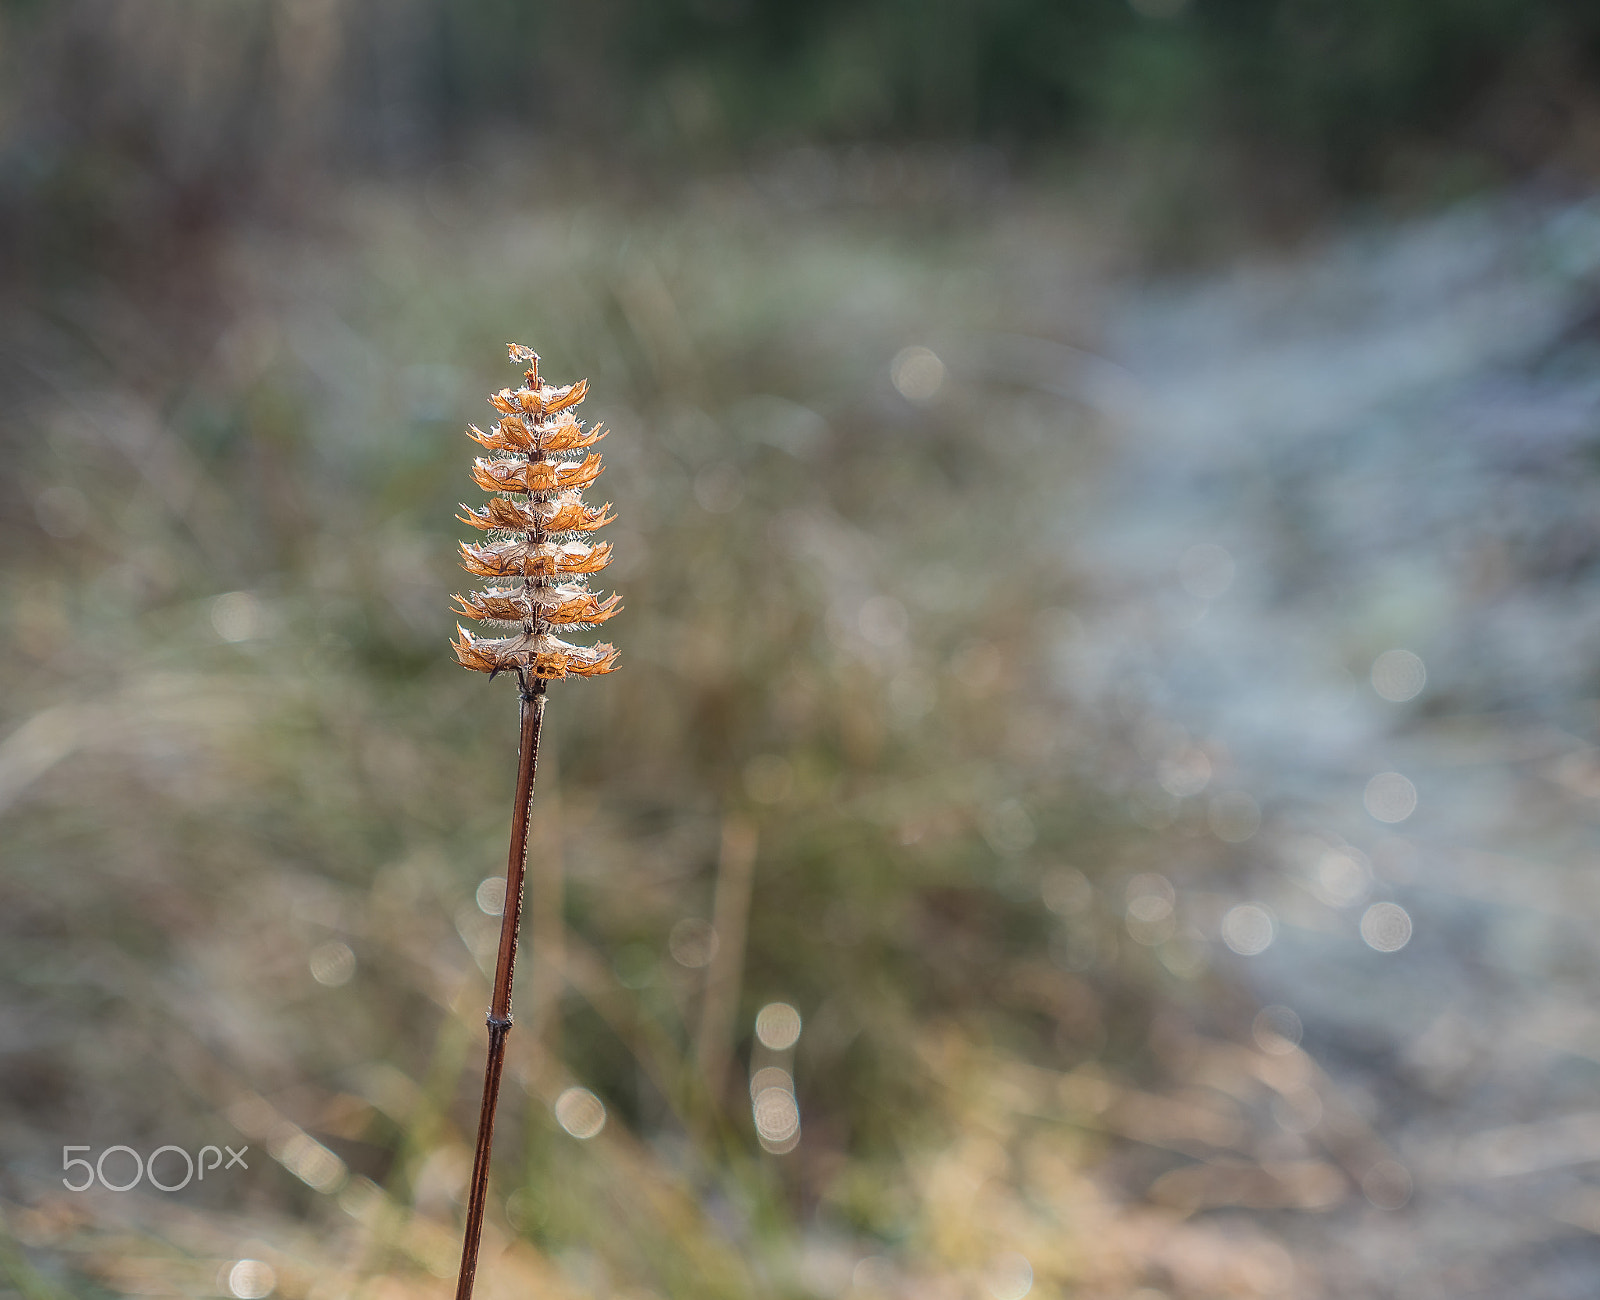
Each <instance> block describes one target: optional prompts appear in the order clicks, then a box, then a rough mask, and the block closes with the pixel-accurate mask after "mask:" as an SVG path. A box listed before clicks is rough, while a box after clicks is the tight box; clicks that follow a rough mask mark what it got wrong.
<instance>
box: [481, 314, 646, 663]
mask: <svg viewBox="0 0 1600 1300" xmlns="http://www.w3.org/2000/svg"><path fill="white" fill-rule="evenodd" d="M507 348H508V351H509V352H510V354H511V359H512V361H515V362H519V363H521V364H523V365H525V366H527V370H526V371H525V372H524V375H523V384H522V387H520V388H514V389H512V388H504V389H501V390H500V391H499V392H498V393H495V394H493V395H492V396H491V397H490V398H489V404H490V405H491V406H493V407H494V409H495V410H496V411H498V412H499V413H500V415H501V417H502V418H501V419H500V420H499V421H498V422H496V424H495V426H494V427H493V428H492V429H490V430H488V431H487V432H485V431H484V430H483V429H480V428H478V427H477V426H476V425H473V426H471V427H470V428H469V429H468V430H467V436H468V437H469V438H471V439H472V440H473V441H474V442H476V443H478V444H479V445H480V446H482V447H486V448H487V449H488V450H489V451H491V452H494V453H497V454H496V455H495V456H494V457H493V458H484V457H479V458H478V459H477V460H475V461H473V463H472V479H473V482H475V483H476V484H477V485H478V486H479V487H481V488H483V489H484V491H486V492H494V493H499V494H501V495H497V496H494V497H491V498H490V499H489V500H488V501H486V502H485V503H484V504H483V506H482V507H480V508H478V509H473V508H472V507H470V506H462V507H461V511H462V513H461V514H459V515H457V516H456V517H457V518H458V519H460V520H461V522H462V523H464V524H469V525H471V526H472V527H473V528H477V529H479V530H481V531H483V532H488V533H499V534H501V535H500V536H498V537H491V538H489V539H487V541H486V544H484V545H476V544H473V543H470V542H462V543H461V567H462V568H464V569H465V570H466V571H467V572H468V573H472V574H476V575H478V576H480V577H485V578H499V579H502V580H503V581H504V583H505V585H500V586H491V587H487V588H485V589H484V590H482V591H475V592H472V593H471V594H470V595H467V596H457V597H455V603H456V612H457V613H459V614H462V615H464V616H465V617H467V618H471V619H476V620H478V621H480V622H487V623H499V624H504V625H509V627H510V628H511V629H513V632H512V635H510V636H506V637H499V638H489V637H479V636H474V635H473V634H472V633H471V632H468V631H467V630H466V629H465V628H463V627H459V626H458V627H457V628H456V631H457V633H458V636H457V638H456V640H454V641H452V642H451V647H452V648H453V649H454V650H455V652H456V658H457V660H459V661H460V663H461V664H462V666H463V667H466V668H471V669H474V670H476V671H478V672H485V673H490V674H494V673H498V672H508V671H510V672H516V673H518V674H519V675H520V676H522V677H523V679H524V681H526V680H528V679H531V678H536V677H544V678H553V677H569V676H577V677H594V676H598V675H599V674H601V673H609V672H611V671H612V670H613V669H615V668H616V666H617V651H616V647H615V646H611V645H594V646H580V645H571V644H569V643H568V642H566V641H561V640H558V639H557V638H556V637H555V636H554V635H552V629H553V628H558V627H559V628H562V629H577V628H583V627H588V626H592V625H593V624H596V623H604V622H605V621H606V620H607V619H609V618H612V617H613V616H615V615H616V614H617V613H618V612H619V611H620V610H621V608H622V606H621V603H620V600H621V598H620V597H618V596H615V595H611V596H605V597H602V596H600V595H599V594H598V593H597V592H593V591H590V590H589V588H588V585H587V584H588V578H587V575H588V574H591V573H598V572H599V571H600V570H601V569H603V568H605V566H606V565H607V564H609V563H610V562H611V543H609V542H599V543H596V544H590V543H588V542H585V541H581V540H579V535H580V534H583V533H592V532H594V530H595V529H597V528H603V527H604V526H605V525H606V524H608V523H610V522H611V521H612V519H613V518H614V517H615V516H613V515H612V514H611V506H610V504H609V503H608V504H606V505H603V506H599V507H595V506H589V505H586V504H585V503H584V501H583V497H582V492H583V489H584V488H586V487H588V486H589V484H591V483H593V482H594V481H595V479H597V478H598V477H599V476H600V472H601V469H602V468H603V467H602V465H601V463H600V457H599V455H598V454H596V453H593V452H590V453H588V454H587V455H584V456H583V457H582V459H576V458H573V459H567V457H568V456H571V455H573V453H578V452H583V451H585V450H586V449H587V448H589V447H592V446H594V444H595V443H597V442H599V441H600V439H601V438H603V437H605V430H604V429H603V428H602V427H600V426H599V425H596V426H595V427H594V428H592V429H585V428H584V426H583V422H582V421H581V420H579V419H578V418H577V416H576V415H574V414H573V412H572V409H571V408H573V407H575V406H577V405H578V403H579V402H581V401H583V399H584V397H585V396H586V395H587V393H588V391H589V381H588V380H586V379H584V380H579V381H578V382H577V383H576V384H569V385H567V386H566V387H562V388H557V387H554V386H552V385H550V384H548V383H546V382H545V381H544V380H543V379H541V378H540V376H539V354H538V353H536V352H535V351H534V350H533V349H532V348H528V347H523V346H522V345H521V344H520V343H512V344H508V345H507Z"/></svg>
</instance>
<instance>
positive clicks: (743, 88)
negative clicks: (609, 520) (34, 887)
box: [0, 0, 1600, 258]
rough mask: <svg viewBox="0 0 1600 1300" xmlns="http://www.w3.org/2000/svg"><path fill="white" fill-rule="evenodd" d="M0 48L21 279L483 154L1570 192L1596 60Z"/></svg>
mask: <svg viewBox="0 0 1600 1300" xmlns="http://www.w3.org/2000/svg"><path fill="white" fill-rule="evenodd" d="M0 23H3V28H0V59H3V63H4V78H5V90H4V95H5V101H6V102H5V104H4V115H3V118H0V120H3V122H4V126H3V127H0V202H3V205H4V208H5V212H6V217H5V221H6V225H7V227H8V229H7V232H6V233H7V234H8V235H9V236H10V238H9V239H8V240H7V243H8V245H9V247H10V248H11V249H12V251H13V254H14V255H19V254H20V255H26V256H32V257H34V258H37V257H38V255H40V254H44V255H48V253H49V251H50V250H51V249H52V248H56V247H59V246H61V245H63V244H68V245H72V246H76V247H80V251H81V239H82V237H83V236H85V235H92V234H101V235H104V234H107V233H108V229H107V227H116V228H131V229H134V230H136V231H139V232H140V234H139V235H138V237H139V238H144V237H145V235H144V233H143V232H145V231H147V230H148V229H150V228H151V227H152V226H159V227H161V228H163V229H171V230H177V231H180V232H181V231H184V230H192V229H195V228H197V227H199V226H203V225H204V223H205V222H206V221H207V219H208V218H209V217H210V216H212V215H214V214H215V213H216V212H217V211H218V210H219V209H223V210H225V209H227V208H228V207H229V206H230V205H236V204H238V203H240V202H246V203H248V204H249V205H250V206H251V207H252V208H255V209H259V207H260V205H261V203H262V202H263V199H264V198H265V199H267V200H270V199H271V198H272V197H274V196H276V197H279V198H284V199H292V198H293V197H294V195H295V192H296V187H295V185H294V184H293V182H294V180H295V179H296V178H297V177H300V176H303V175H304V174H306V173H307V171H308V169H310V170H312V171H315V170H317V169H323V168H330V167H356V168H360V169H364V170H366V169H374V168H376V169H379V170H392V169H407V168H411V167H414V166H419V165H421V166H428V165H433V164H434V163H436V162H438V161H439V160H441V159H449V158H452V157H457V156H460V152H461V149H462V145H463V142H464V140H466V139H467V138H470V137H475V136H481V135H482V134H483V129H484V128H486V127H487V128H504V127H510V128H513V129H514V130H515V131H517V132H519V133H522V134H526V133H528V132H532V133H534V134H536V135H542V136H544V137H546V138H547V139H551V140H561V141H583V142H585V143H587V144H588V145H590V146H591V147H598V148H599V150H600V152H601V155H602V156H604V157H609V158H615V159H618V160H621V161H626V162H627V163H628V165H629V170H630V171H632V172H633V173H634V174H638V173H640V171H641V169H642V170H643V171H645V172H646V173H648V171H649V170H650V169H652V168H659V169H661V170H663V171H666V170H669V169H671V168H673V167H676V166H679V165H682V164H683V163H684V162H685V161H687V162H689V163H692V164H695V165H705V164H707V163H712V164H715V163H718V162H721V161H726V160H728V159H730V158H738V157H740V156H748V155H749V154H751V153H754V152H766V151H770V150H773V149H783V148H786V147H790V146H793V145H796V144H801V143H822V144H844V143H849V142H852V141H858V140H873V141H880V142H890V143H910V142H925V141H930V140H931V141H940V142H956V143H964V142H969V141H982V142H986V143H991V144H996V145H999V146H1001V147H1002V148H1005V149H1007V150H1008V151H1009V152H1011V153H1012V154H1013V155H1016V156H1019V157H1021V158H1024V159H1030V160H1038V159H1040V158H1046V159H1058V158H1061V157H1071V156H1073V154H1074V151H1077V150H1081V149H1083V148H1084V147H1085V146H1091V145H1097V146H1100V147H1102V148H1103V147H1105V146H1106V145H1107V144H1108V143H1111V144H1118V143H1122V142H1127V141H1130V140H1137V141H1139V142H1141V143H1147V142H1155V143H1156V144H1157V145H1158V146H1159V147H1163V148H1169V149H1172V150H1175V151H1176V152H1178V153H1180V154H1181V153H1182V152H1183V151H1184V150H1185V149H1186V148H1189V147H1190V146H1194V147H1195V148H1196V149H1199V148H1201V147H1204V148H1205V149H1206V150H1208V151H1211V152H1212V153H1213V154H1214V153H1215V151H1217V150H1218V149H1219V148H1220V149H1223V150H1229V149H1231V150H1233V151H1234V152H1236V153H1242V154H1247V155H1249V156H1251V157H1252V158H1255V159H1257V160H1258V161H1259V162H1260V163H1261V164H1262V165H1265V166H1266V167H1268V168H1274V167H1283V168H1287V169H1290V170H1292V171H1294V172H1295V173H1296V174H1297V175H1301V176H1303V177H1306V178H1309V179H1310V180H1311V182H1312V183H1313V184H1314V185H1315V186H1317V187H1318V188H1319V189H1320V190H1322V191H1323V192H1343V193H1361V192H1372V191H1374V190H1381V189H1383V188H1385V187H1387V186H1390V185H1392V184H1393V183H1394V182H1395V181H1396V179H1397V173H1400V174H1403V173H1404V172H1405V171H1406V169H1407V168H1408V167H1409V166H1410V165H1411V164H1412V163H1413V162H1414V161H1415V159H1416V158H1417V157H1419V156H1424V155H1425V156H1429V157H1441V156H1443V157H1447V158H1448V159H1449V160H1451V165H1452V166H1453V167H1454V169H1455V173H1456V174H1457V175H1458V176H1464V177H1465V178H1466V182H1467V183H1468V184H1471V183H1473V182H1474V181H1480V182H1481V181H1488V180H1493V179H1497V178H1503V177H1505V176H1507V175H1516V174H1523V173H1526V172H1527V171H1529V170H1530V169H1534V168H1537V167H1540V166H1542V165H1545V164H1547V163H1550V162H1552V161H1557V162H1561V163H1563V164H1570V165H1575V166H1577V167H1578V168H1580V169H1582V170H1587V168H1586V166H1585V164H1586V162H1587V160H1586V159H1584V158H1582V157H1577V156H1575V155H1580V154H1581V153H1582V145H1581V141H1582V140H1583V139H1586V138H1587V137H1588V136H1589V135H1590V134H1592V133H1590V132H1587V131H1586V130H1585V128H1584V126H1583V124H1584V123H1585V122H1587V121H1589V120H1591V118H1592V117H1593V114H1592V112H1591V105H1592V104H1593V103H1594V101H1595V96H1594V95H1593V92H1592V91H1591V90H1590V89H1589V85H1590V82H1591V81H1592V77H1591V76H1590V74H1591V73H1592V71H1593V70H1594V68H1595V65H1596V62H1597V58H1596V53H1597V49H1600V6H1595V5H1593V4H1589V3H1583V2H1582V0H1406V3H1401V4H1395V3H1391V2H1389V0H1337V2H1336V0H1132V3H1129V0H915V2H914V3H913V2H912V0H868V2H867V3H844V2H843V0H821V2H820V3H815V4H809V5H793V4H787V3H777V2H776V0H605V2H596V3H583V4H572V3H565V4H557V3H519V2H517V0H383V2H382V3H380V2H379V0H232V2H231V3H227V4H217V3H211V2H209V0H207V2H206V3H200V2H198V0H67V2H65V3H58V4H44V3H40V2H39V0H8V2H6V3H4V4H3V5H0ZM112 243H113V244H114V241H112ZM108 246H109V245H108Z"/></svg>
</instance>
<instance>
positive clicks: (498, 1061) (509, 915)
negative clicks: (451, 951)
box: [456, 677, 545, 1300]
mask: <svg viewBox="0 0 1600 1300" xmlns="http://www.w3.org/2000/svg"><path fill="white" fill-rule="evenodd" d="M522 688H523V689H522V727H521V732H520V736H519V739H518V745H517V802H516V805H515V807H514V808H513V809H512V813H511V848H510V852H509V854H508V855H507V858H506V901H505V908H504V910H503V911H502V912H501V914H500V952H499V955H498V956H497V957H496V958H495V964H494V996H493V998H492V999H491V1001H490V1003H489V1015H488V1022H489V1059H488V1063H487V1064H486V1065H485V1067H484V1072H483V1105H482V1107H481V1108H480V1110H479V1112H478V1145H477V1149H476V1150H475V1151H474V1153H473V1157H472V1184H471V1188H470V1191H469V1194H468V1198H467V1231H466V1239H465V1241H464V1242H463V1243H462V1247H461V1273H460V1275H459V1276H458V1278H457V1279H456V1300H471V1297H472V1284H473V1281H474V1279H475V1278H476V1277H477V1272H478V1244H479V1241H480V1239H481V1238H482V1236H483V1211H484V1204H485V1202H486V1201H487V1199H488V1195H489V1153H490V1149H491V1148H492V1147H493V1145H494V1114H495V1108H496V1106H497V1105H498V1103H499V1100H500V1075H501V1072H502V1071H503V1070H504V1068H505V1062H506V1035H507V1034H508V1033H510V1032H511V979H512V975H513V974H514V973H515V969H516V964H517V931H518V929H519V928H520V926H521V922H522V879H523V876H524V875H525V874H526V872H527V868H528V813H529V811H530V809H531V808H532V806H533V774H534V769H535V768H536V767H537V766H538V763H539V728H540V725H541V724H542V723H543V721H544V701H545V682H544V679H543V678H534V680H533V682H532V684H531V685H530V684H529V683H528V680H527V678H526V677H525V678H523V681H522Z"/></svg>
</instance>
